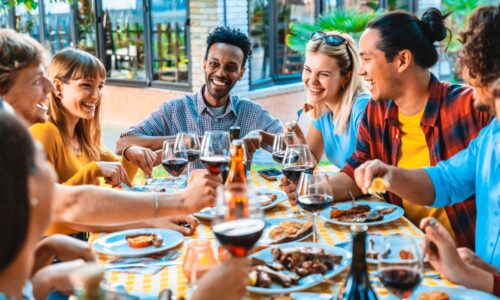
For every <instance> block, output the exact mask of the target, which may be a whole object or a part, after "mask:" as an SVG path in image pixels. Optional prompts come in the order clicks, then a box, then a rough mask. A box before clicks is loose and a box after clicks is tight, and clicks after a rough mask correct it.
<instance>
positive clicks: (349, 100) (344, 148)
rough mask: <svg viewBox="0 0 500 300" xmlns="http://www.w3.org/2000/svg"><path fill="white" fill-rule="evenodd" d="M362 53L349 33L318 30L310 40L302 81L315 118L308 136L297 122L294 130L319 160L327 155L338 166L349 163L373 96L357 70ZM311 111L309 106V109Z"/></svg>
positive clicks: (288, 127) (291, 127)
mask: <svg viewBox="0 0 500 300" xmlns="http://www.w3.org/2000/svg"><path fill="white" fill-rule="evenodd" d="M358 67H359V54H358V50H357V47H356V43H355V42H354V40H353V39H352V37H350V36H349V35H348V34H340V33H337V32H328V33H323V32H319V31H318V32H315V33H313V34H312V36H311V40H310V41H309V42H308V43H307V46H306V54H305V62H304V70H303V71H302V81H303V82H304V86H305V88H306V94H307V101H306V102H307V104H306V107H310V110H309V111H308V113H309V115H310V116H311V117H312V118H313V119H314V120H313V121H312V122H311V124H310V126H309V129H308V131H307V136H306V137H304V134H303V132H302V130H301V128H300V127H299V126H298V125H297V124H295V122H290V123H287V124H286V126H285V129H284V131H285V132H290V131H293V132H295V134H296V135H297V138H298V140H299V142H300V143H304V144H305V143H307V144H308V145H309V148H310V149H311V151H312V153H313V155H314V157H315V158H316V160H317V161H320V160H321V157H322V156H323V154H324V153H325V154H326V157H327V158H328V160H329V161H330V162H331V163H333V164H334V165H336V166H338V167H342V166H343V165H345V162H346V160H347V158H349V157H350V156H351V154H352V152H353V151H354V149H355V146H356V137H357V134H358V125H359V122H360V120H361V117H362V115H363V113H364V111H365V107H366V105H367V103H368V100H369V99H370V94H368V93H365V92H364V91H365V88H364V85H363V80H362V78H361V76H359V74H358V72H357V70H358ZM306 110H307V109H306Z"/></svg>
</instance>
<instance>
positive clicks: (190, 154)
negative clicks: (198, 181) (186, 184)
mask: <svg viewBox="0 0 500 300" xmlns="http://www.w3.org/2000/svg"><path fill="white" fill-rule="evenodd" d="M175 151H176V152H184V153H186V156H187V159H188V161H189V163H188V171H187V172H188V175H187V177H188V178H189V177H190V175H191V170H192V166H193V163H194V162H195V161H197V160H198V159H199V158H200V139H199V138H198V135H197V134H196V133H192V132H180V133H178V134H177V137H176V138H175Z"/></svg>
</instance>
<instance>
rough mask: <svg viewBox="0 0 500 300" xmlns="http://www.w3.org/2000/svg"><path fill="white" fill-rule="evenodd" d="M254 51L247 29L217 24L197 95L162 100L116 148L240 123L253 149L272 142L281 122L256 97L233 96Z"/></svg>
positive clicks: (153, 146)
mask: <svg viewBox="0 0 500 300" xmlns="http://www.w3.org/2000/svg"><path fill="white" fill-rule="evenodd" d="M251 52H252V51H251V44H250V40H249V39H248V37H247V36H246V35H245V34H243V33H241V32H240V31H239V30H235V29H231V28H228V27H217V28H216V29H215V30H214V31H213V32H212V33H211V34H210V35H209V36H208V38H207V50H206V53H205V59H204V61H203V71H204V74H205V85H203V86H202V87H201V89H200V91H199V92H198V93H196V94H188V95H185V96H183V97H180V98H177V99H173V100H171V101H168V102H165V103H163V104H162V105H161V106H160V107H159V108H158V110H156V111H155V112H153V113H152V114H151V116H149V118H147V119H146V120H144V121H142V122H141V123H139V124H138V125H136V126H133V127H131V128H130V129H129V130H127V131H126V132H124V133H123V134H122V135H121V138H120V139H119V140H118V142H117V144H116V145H117V149H116V150H117V152H118V153H121V151H122V150H123V149H124V148H125V147H126V146H128V145H131V144H133V145H140V146H142V147H147V148H151V149H153V150H158V149H161V148H162V145H163V141H164V140H165V139H168V138H172V137H173V138H175V135H176V134H177V133H179V132H193V133H196V134H198V135H199V136H203V134H204V132H205V131H209V130H223V131H228V130H229V128H230V127H231V126H234V125H237V126H239V127H240V128H241V136H242V137H244V136H246V138H245V145H246V147H247V151H248V152H249V153H253V152H254V151H255V150H256V149H257V148H259V147H260V146H261V145H260V143H261V142H262V143H263V145H265V146H268V145H269V146H272V143H273V140H274V135H272V134H273V133H280V132H283V127H282V125H281V122H280V121H279V120H277V119H276V118H274V117H272V116H271V115H270V114H269V112H267V111H266V110H264V109H263V108H262V107H261V106H260V105H258V104H256V103H255V102H253V101H251V100H249V99H244V98H240V97H237V96H233V95H231V96H230V95H229V93H230V92H231V90H232V88H233V87H234V85H235V84H236V82H237V81H238V80H240V79H241V78H242V77H243V75H244V73H245V63H246V61H247V58H248V57H249V56H250V55H251ZM250 133H252V134H250ZM257 133H258V134H257ZM268 133H271V134H268ZM255 136H257V138H255ZM251 137H252V138H251Z"/></svg>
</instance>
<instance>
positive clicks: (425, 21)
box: [420, 7, 448, 42]
mask: <svg viewBox="0 0 500 300" xmlns="http://www.w3.org/2000/svg"><path fill="white" fill-rule="evenodd" d="M447 16H448V15H444V16H443V14H442V13H441V11H440V10H439V9H437V8H434V7H432V8H428V9H427V10H426V11H425V12H424V14H423V15H422V18H421V21H420V24H421V27H422V29H423V30H424V32H425V33H426V34H427V35H428V36H429V37H430V38H431V39H432V41H433V42H434V41H436V42H440V41H442V40H444V39H445V38H446V31H447V28H446V25H445V23H444V19H445V18H446V17H447Z"/></svg>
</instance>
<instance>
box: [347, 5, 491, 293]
mask: <svg viewBox="0 0 500 300" xmlns="http://www.w3.org/2000/svg"><path fill="white" fill-rule="evenodd" d="M499 10H500V6H485V7H480V8H478V9H476V10H475V11H474V12H473V13H472V14H471V15H470V18H469V23H468V27H467V28H466V29H465V30H464V31H463V32H462V33H461V34H460V38H461V41H462V42H463V43H464V47H463V50H461V53H460V54H461V55H459V57H460V58H459V65H460V66H461V67H462V75H463V77H464V79H465V80H466V81H468V82H469V83H470V84H471V85H472V86H473V87H474V88H475V106H476V108H477V109H480V110H484V111H488V112H490V113H492V114H495V115H496V118H495V119H494V120H493V121H491V123H490V124H489V125H488V126H487V127H485V128H483V129H482V130H481V132H480V133H479V135H478V137H477V138H476V139H474V140H473V141H471V143H470V144H469V147H468V148H467V149H464V150H462V151H461V152H459V153H457V154H456V155H454V156H453V157H451V158H450V159H448V160H446V161H441V162H439V163H438V164H437V165H436V166H435V167H427V168H424V169H401V168H396V167H393V166H388V165H386V164H384V163H382V162H381V161H379V160H373V161H368V162H366V163H364V164H363V165H361V166H359V167H358V168H357V169H356V171H355V179H356V183H357V184H358V186H359V187H360V188H361V189H362V190H363V192H364V193H366V192H367V191H368V188H369V186H370V185H371V182H372V179H373V178H375V177H383V178H384V179H385V180H386V189H387V190H388V191H391V192H393V193H395V194H397V195H399V196H401V197H403V198H405V199H408V200H409V201H412V202H413V203H415V204H420V205H426V206H433V207H444V206H446V205H452V204H455V203H458V202H460V201H463V200H465V199H467V198H468V197H470V196H472V195H473V194H474V193H475V194H476V208H477V225H476V254H477V256H479V257H475V256H474V255H473V254H470V253H468V252H467V251H463V249H461V251H460V253H459V252H458V251H457V250H456V246H455V244H454V241H453V239H452V238H451V237H450V236H449V234H448V233H446V231H445V230H443V227H442V225H441V224H436V222H434V221H435V220H432V221H431V220H429V219H424V220H422V224H421V227H422V229H423V230H424V231H425V233H426V237H427V239H429V240H430V241H431V242H432V243H434V245H435V246H436V247H428V251H427V254H428V255H429V260H430V262H431V264H432V265H433V266H434V267H435V268H436V269H437V270H438V271H439V272H441V273H443V274H444V275H445V276H446V277H447V278H448V279H450V280H452V281H454V282H457V283H459V284H462V285H465V286H468V287H471V288H475V289H479V290H484V291H487V292H489V293H494V294H495V295H496V296H500V273H499V271H498V270H499V269H500V56H498V52H497V51H498V47H500V35H499V34H498V24H499V22H500V12H499ZM491 33H493V34H491ZM495 33H496V34H495ZM429 225H430V226H429Z"/></svg>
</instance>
